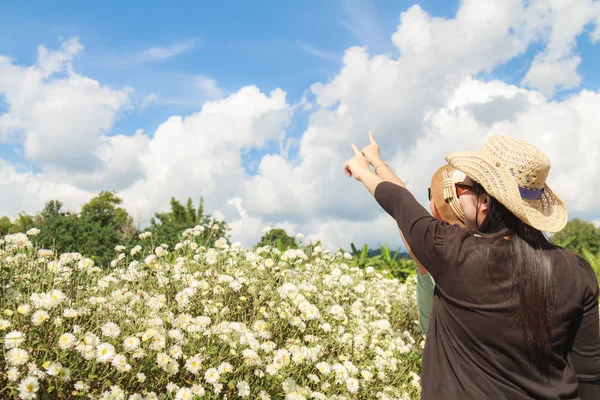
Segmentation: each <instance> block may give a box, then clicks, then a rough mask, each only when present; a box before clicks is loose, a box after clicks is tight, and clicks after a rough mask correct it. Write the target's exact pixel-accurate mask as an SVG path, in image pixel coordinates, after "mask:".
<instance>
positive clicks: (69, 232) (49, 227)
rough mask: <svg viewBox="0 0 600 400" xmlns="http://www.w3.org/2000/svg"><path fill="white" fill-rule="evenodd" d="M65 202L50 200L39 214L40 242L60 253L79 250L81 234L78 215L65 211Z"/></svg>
mask: <svg viewBox="0 0 600 400" xmlns="http://www.w3.org/2000/svg"><path fill="white" fill-rule="evenodd" d="M62 206H63V203H62V202H60V201H58V200H50V201H48V202H47V203H46V204H45V206H44V209H43V210H42V212H41V213H40V214H39V224H38V226H37V227H38V228H39V229H40V231H41V232H40V234H39V236H37V238H36V240H37V242H38V244H40V245H41V246H42V247H44V248H47V249H53V250H55V251H56V252H58V253H67V252H77V251H79V234H78V225H77V215H73V214H71V213H69V212H65V211H63V209H62Z"/></svg>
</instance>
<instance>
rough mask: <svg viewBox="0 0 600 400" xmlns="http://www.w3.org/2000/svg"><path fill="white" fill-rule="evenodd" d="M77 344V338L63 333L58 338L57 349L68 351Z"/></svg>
mask: <svg viewBox="0 0 600 400" xmlns="http://www.w3.org/2000/svg"><path fill="white" fill-rule="evenodd" d="M75 343H77V338H76V337H75V335H73V334H72V333H63V334H62V335H60V336H59V338H58V347H60V348H61V349H63V350H66V349H70V348H71V347H73V346H75Z"/></svg>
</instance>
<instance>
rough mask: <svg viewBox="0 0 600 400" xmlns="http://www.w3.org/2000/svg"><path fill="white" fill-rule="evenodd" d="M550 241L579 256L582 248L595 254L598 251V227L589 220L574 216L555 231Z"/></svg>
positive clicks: (599, 247) (599, 241) (599, 246)
mask: <svg viewBox="0 0 600 400" xmlns="http://www.w3.org/2000/svg"><path fill="white" fill-rule="evenodd" d="M552 241H553V242H554V243H556V244H557V245H559V246H561V247H564V248H565V249H567V250H571V251H572V252H574V253H577V254H579V255H581V256H583V250H584V249H586V250H588V251H589V252H591V253H592V254H597V253H598V252H600V229H598V228H596V226H595V225H594V224H593V223H591V222H589V221H582V220H581V219H578V218H575V219H572V220H570V221H569V222H568V223H567V225H566V226H565V228H564V229H563V230H562V231H560V232H557V233H555V234H554V235H553V236H552Z"/></svg>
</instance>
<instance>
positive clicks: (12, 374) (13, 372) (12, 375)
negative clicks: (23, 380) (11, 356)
mask: <svg viewBox="0 0 600 400" xmlns="http://www.w3.org/2000/svg"><path fill="white" fill-rule="evenodd" d="M6 378H7V379H8V380H9V381H11V382H14V381H16V380H17V379H19V370H18V369H17V368H16V367H12V368H9V369H8V371H6Z"/></svg>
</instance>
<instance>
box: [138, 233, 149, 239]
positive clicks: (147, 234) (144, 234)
mask: <svg viewBox="0 0 600 400" xmlns="http://www.w3.org/2000/svg"><path fill="white" fill-rule="evenodd" d="M150 236H152V232H143V233H140V234H139V236H138V237H139V238H140V239H146V238H149V237H150Z"/></svg>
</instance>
